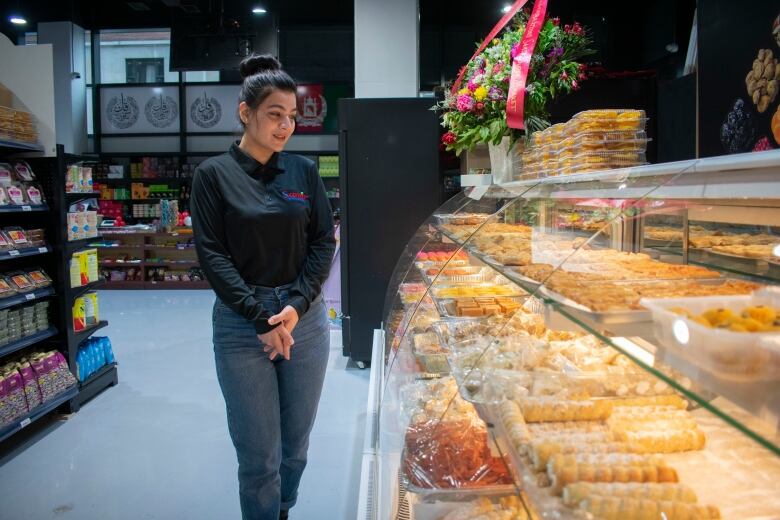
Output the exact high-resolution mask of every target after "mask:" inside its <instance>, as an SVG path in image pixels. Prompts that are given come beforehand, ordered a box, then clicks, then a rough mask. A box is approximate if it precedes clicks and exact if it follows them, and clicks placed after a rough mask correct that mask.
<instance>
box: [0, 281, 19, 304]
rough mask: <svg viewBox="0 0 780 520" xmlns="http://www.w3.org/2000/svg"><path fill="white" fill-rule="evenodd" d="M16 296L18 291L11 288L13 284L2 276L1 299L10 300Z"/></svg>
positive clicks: (0, 284) (0, 285)
mask: <svg viewBox="0 0 780 520" xmlns="http://www.w3.org/2000/svg"><path fill="white" fill-rule="evenodd" d="M14 294H16V289H14V288H13V287H11V284H10V283H9V282H8V280H7V279H6V278H5V277H4V276H0V299H3V298H10V297H11V296H13V295H14Z"/></svg>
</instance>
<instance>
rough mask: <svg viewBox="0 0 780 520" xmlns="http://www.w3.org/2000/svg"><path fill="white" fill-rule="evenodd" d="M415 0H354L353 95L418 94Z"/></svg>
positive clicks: (417, 15)
mask: <svg viewBox="0 0 780 520" xmlns="http://www.w3.org/2000/svg"><path fill="white" fill-rule="evenodd" d="M419 25H420V18H419V4H418V0H355V97H356V98H380V97H417V93H418V90H419V85H420V80H419V77H420V75H419V61H420V59H419V52H418V47H419V38H420V36H419V35H420V30H419Z"/></svg>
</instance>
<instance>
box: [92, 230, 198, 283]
mask: <svg viewBox="0 0 780 520" xmlns="http://www.w3.org/2000/svg"><path fill="white" fill-rule="evenodd" d="M191 237H192V235H191V234H186V233H178V232H172V233H164V232H142V233H124V232H121V231H119V232H112V231H111V230H105V231H102V232H101V239H99V240H96V241H94V243H95V244H96V245H97V247H98V248H99V249H100V250H101V251H102V252H103V253H104V255H105V256H112V255H116V254H119V255H121V254H125V255H127V256H130V257H132V258H137V259H138V260H137V261H132V260H131V261H126V262H114V261H107V260H104V261H102V262H100V267H102V268H104V269H126V268H137V269H141V271H142V273H143V281H137V280H118V281H108V282H106V284H105V286H104V288H105V289H209V288H210V285H209V284H208V282H206V281H194V282H174V281H155V280H152V279H150V271H149V269H151V268H168V269H174V270H177V271H181V270H188V269H190V268H194V267H198V266H199V265H200V264H199V263H198V259H197V257H196V254H195V248H194V247H176V246H174V245H169V244H166V243H165V242H164V241H165V240H166V239H167V240H176V241H181V240H188V239H189V238H191ZM101 240H102V241H112V240H114V241H116V240H118V241H122V242H123V243H122V244H120V245H101V244H100V242H101ZM155 251H157V254H155Z"/></svg>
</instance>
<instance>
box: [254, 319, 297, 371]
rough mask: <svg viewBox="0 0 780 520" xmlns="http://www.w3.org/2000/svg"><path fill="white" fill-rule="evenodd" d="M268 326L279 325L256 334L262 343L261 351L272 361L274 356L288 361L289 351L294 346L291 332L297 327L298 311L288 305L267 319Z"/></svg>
mask: <svg viewBox="0 0 780 520" xmlns="http://www.w3.org/2000/svg"><path fill="white" fill-rule="evenodd" d="M268 324H269V325H276V324H279V326H278V327H276V328H275V329H272V330H270V331H268V332H266V333H264V334H258V335H257V338H258V339H259V340H260V341H262V342H263V350H264V351H265V352H266V353H267V354H268V357H269V358H270V359H271V361H273V360H274V359H276V356H282V357H283V358H284V359H287V360H289V359H290V349H291V348H292V346H293V345H294V344H295V340H293V337H292V331H293V329H294V328H295V326H296V325H298V311H296V310H295V309H294V308H293V307H292V306H290V305H288V306H287V307H285V308H284V309H282V312H280V313H279V314H276V315H274V316H271V317H270V318H268Z"/></svg>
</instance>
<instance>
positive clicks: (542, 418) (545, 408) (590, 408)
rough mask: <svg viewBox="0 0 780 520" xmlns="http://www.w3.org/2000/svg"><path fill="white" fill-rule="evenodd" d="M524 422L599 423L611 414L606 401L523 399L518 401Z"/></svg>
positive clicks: (609, 406) (552, 398)
mask: <svg viewBox="0 0 780 520" xmlns="http://www.w3.org/2000/svg"><path fill="white" fill-rule="evenodd" d="M518 404H519V405H520V409H521V410H522V412H523V417H525V420H526V422H529V423H532V422H547V421H554V422H560V421H599V420H605V419H607V418H608V417H609V415H610V414H611V413H612V402H611V401H607V400H600V401H590V400H584V399H583V400H562V399H558V398H556V397H525V398H522V399H519V400H518Z"/></svg>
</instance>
